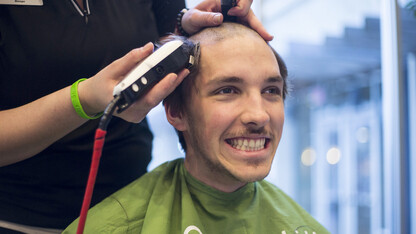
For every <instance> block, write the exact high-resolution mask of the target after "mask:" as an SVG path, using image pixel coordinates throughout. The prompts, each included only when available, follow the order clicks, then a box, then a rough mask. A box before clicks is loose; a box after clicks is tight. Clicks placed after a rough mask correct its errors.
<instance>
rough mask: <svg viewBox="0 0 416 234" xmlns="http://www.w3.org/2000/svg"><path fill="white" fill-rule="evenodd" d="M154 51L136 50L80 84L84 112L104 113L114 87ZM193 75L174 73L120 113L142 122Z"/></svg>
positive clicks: (147, 47) (131, 120) (148, 45)
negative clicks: (184, 80) (187, 77)
mask: <svg viewBox="0 0 416 234" xmlns="http://www.w3.org/2000/svg"><path fill="white" fill-rule="evenodd" d="M152 52H153V44H152V43H148V44H146V45H145V46H143V47H141V48H138V49H134V50H132V51H130V52H129V53H127V54H126V55H125V56H123V57H122V58H120V59H118V60H116V61H114V62H113V63H111V64H110V65H108V66H107V67H105V68H104V69H103V70H101V71H100V72H98V73H97V74H96V75H95V76H93V77H91V78H90V79H88V80H86V81H84V82H81V83H80V84H79V88H78V92H79V97H80V101H81V104H82V106H83V108H84V111H85V112H86V113H87V114H89V115H94V114H96V113H100V112H102V111H103V110H104V109H105V108H106V106H107V105H108V104H109V103H110V102H111V100H112V99H113V89H114V87H115V86H116V85H117V84H118V83H119V82H120V81H121V80H123V78H124V77H125V76H126V75H127V73H128V72H129V71H130V70H132V69H133V68H134V67H135V65H137V64H138V63H139V62H140V61H142V60H143V59H145V58H146V57H147V56H149V55H150V54H151V53H152ZM188 74H189V71H188V70H187V69H184V70H182V71H181V72H179V74H174V73H170V74H168V75H166V77H164V78H163V79H162V80H161V81H160V82H159V83H157V84H156V85H155V86H154V87H153V88H152V89H150V90H149V92H147V93H146V95H144V96H142V97H141V98H140V99H139V100H137V101H136V102H135V103H133V104H132V105H131V106H130V107H129V108H128V109H126V110H125V111H123V112H122V113H120V114H117V113H116V111H115V112H114V115H115V116H118V117H120V118H122V119H124V120H126V121H129V122H134V123H138V122H140V121H142V120H143V119H144V118H145V116H146V115H147V114H148V113H149V111H150V110H151V109H152V108H153V107H155V106H157V105H158V104H159V103H160V102H161V101H162V100H163V99H164V98H165V97H167V96H168V95H169V94H170V93H171V92H172V91H173V90H174V89H175V88H176V87H177V86H178V85H179V84H180V83H181V82H182V80H183V79H184V78H185V76H187V75H188Z"/></svg>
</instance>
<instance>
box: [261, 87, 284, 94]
mask: <svg viewBox="0 0 416 234" xmlns="http://www.w3.org/2000/svg"><path fill="white" fill-rule="evenodd" d="M264 93H267V94H276V95H281V91H280V88H278V87H269V88H267V89H265V90H264Z"/></svg>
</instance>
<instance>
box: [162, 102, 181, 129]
mask: <svg viewBox="0 0 416 234" xmlns="http://www.w3.org/2000/svg"><path fill="white" fill-rule="evenodd" d="M165 113H166V118H167V119H168V121H169V123H170V124H171V125H172V126H173V127H174V128H176V130H178V131H185V130H186V120H185V118H184V115H183V113H181V112H180V111H179V110H177V109H176V108H173V107H172V106H170V105H165Z"/></svg>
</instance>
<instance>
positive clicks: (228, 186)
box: [184, 157, 247, 193]
mask: <svg viewBox="0 0 416 234" xmlns="http://www.w3.org/2000/svg"><path fill="white" fill-rule="evenodd" d="M200 160H202V159H200ZM198 165H199V164H197V163H195V162H194V160H193V159H191V157H185V160H184V167H185V169H186V170H187V171H188V173H189V174H191V175H192V176H193V177H194V178H195V179H197V180H199V181H201V182H202V183H204V184H206V185H208V186H210V187H212V188H214V189H216V190H219V191H221V192H226V193H232V192H235V191H236V190H238V189H239V188H241V187H243V186H245V185H246V184H247V183H246V182H241V181H238V180H237V179H235V178H233V177H232V176H231V175H230V176H226V175H224V174H223V173H220V172H214V171H211V170H207V169H206V167H204V168H198Z"/></svg>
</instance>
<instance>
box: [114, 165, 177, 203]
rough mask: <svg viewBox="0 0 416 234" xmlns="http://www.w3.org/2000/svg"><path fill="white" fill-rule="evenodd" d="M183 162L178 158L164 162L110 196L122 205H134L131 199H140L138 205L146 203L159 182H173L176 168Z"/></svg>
mask: <svg viewBox="0 0 416 234" xmlns="http://www.w3.org/2000/svg"><path fill="white" fill-rule="evenodd" d="M182 162H183V159H176V160H173V161H169V162H166V163H163V164H161V165H160V166H158V167H156V168H155V169H154V170H152V171H150V172H148V173H146V174H144V175H143V176H141V177H140V178H138V179H136V180H135V181H133V182H131V183H130V184H129V185H127V186H126V187H124V188H122V189H120V190H119V191H117V192H115V193H114V194H113V195H111V196H110V197H111V198H112V199H115V200H117V201H118V202H119V203H120V204H121V205H122V206H124V204H128V206H129V208H130V207H132V205H134V204H131V201H138V202H137V204H136V205H146V201H147V202H148V201H149V199H150V197H151V196H152V194H153V193H154V190H155V189H156V187H157V186H158V184H165V185H167V184H169V183H173V178H174V176H173V175H174V174H175V170H177V168H178V167H179V165H180V164H181V163H182ZM136 208H139V207H136Z"/></svg>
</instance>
